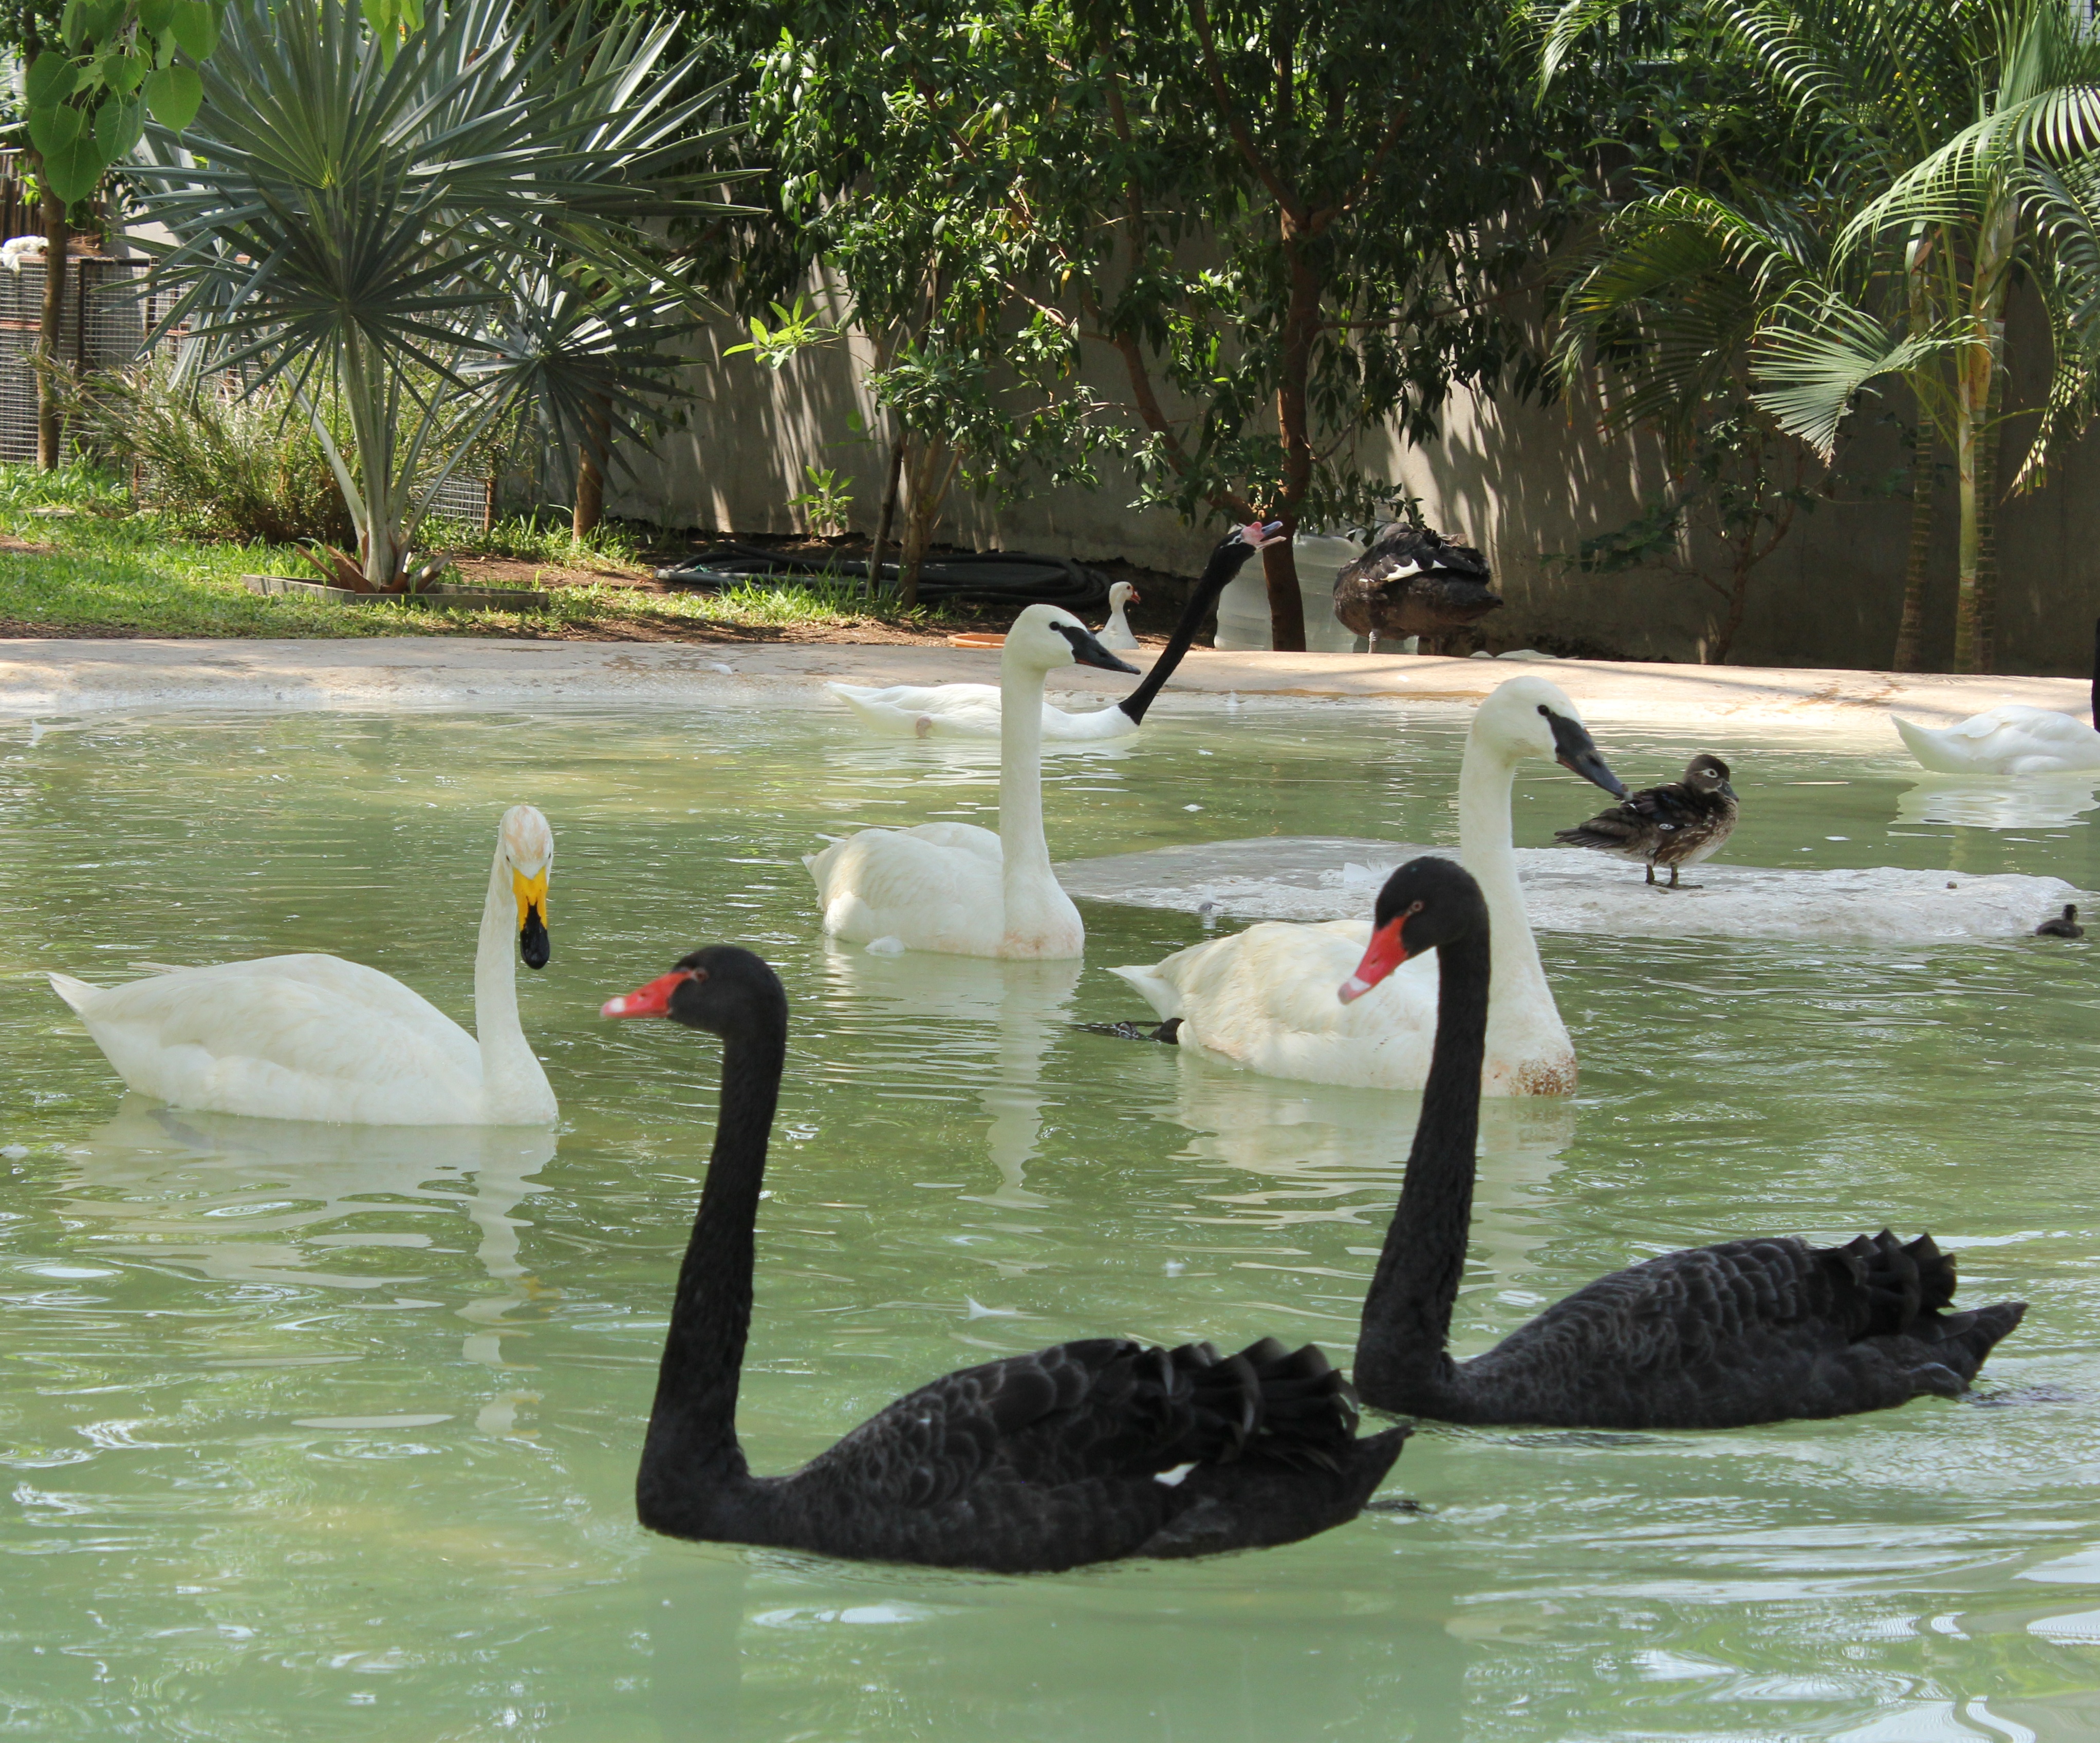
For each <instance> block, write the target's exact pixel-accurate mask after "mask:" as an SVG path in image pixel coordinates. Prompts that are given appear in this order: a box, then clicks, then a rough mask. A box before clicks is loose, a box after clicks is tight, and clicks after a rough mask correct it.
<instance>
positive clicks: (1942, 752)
mask: <svg viewBox="0 0 2100 1743" xmlns="http://www.w3.org/2000/svg"><path fill="white" fill-rule="evenodd" d="M2091 707H2092V718H2093V725H2094V726H2100V623H2096V624H2095V625H2094V627H2093V698H2092V702H2091ZM1890 719H1891V720H1895V728H1896V731H1897V732H1898V733H1901V734H1902V736H1903V742H1904V743H1905V744H1906V745H1908V746H1910V754H1911V755H1913V756H1914V757H1916V758H1917V759H1918V761H1919V762H1920V763H1921V764H1924V765H1925V766H1926V768H1929V769H1931V770H1932V771H1933V772H1935V774H1942V775H2061V774H2070V773H2073V772H2077V771H2079V770H2081V769H2100V732H2096V731H2095V730H2094V729H2093V726H2089V725H2087V724H2086V723H2085V721H2083V720H2080V719H2079V718H2078V717H2077V716H2076V715H2070V714H2064V713H2063V712H2061V711H2058V710H2057V709H2054V708H2030V707H2027V706H2024V705H2023V704H2021V703H2018V702H2007V703H2005V705H2004V706H2002V707H1998V708H1987V709H1986V710H1984V711H1983V713H1981V714H1974V715H1970V717H1969V718H1968V719H1967V720H1964V721H1962V722H1961V724H1959V725H1956V726H1948V727H1937V728H1935V727H1930V726H1920V725H1918V724H1917V723H1916V722H1915V721H1913V720H1899V719H1897V717H1896V716H1895V715H1890Z"/></svg>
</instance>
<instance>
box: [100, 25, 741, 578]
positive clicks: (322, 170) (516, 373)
mask: <svg viewBox="0 0 2100 1743" xmlns="http://www.w3.org/2000/svg"><path fill="white" fill-rule="evenodd" d="M675 28H676V27H675V24H673V23H672V22H669V21H665V20H652V19H651V18H649V17H647V16H646V15H642V14H641V13H639V12H637V11H629V10H626V9H620V10H616V11H612V12H611V13H610V14H609V15H608V16H607V21H605V22H602V23H601V22H600V21H599V20H598V17H597V16H596V15H595V14H594V13H593V10H592V7H591V5H590V0H572V3H571V4H567V5H562V6H557V5H554V4H552V3H550V0H434V3H432V4H431V5H430V7H428V8H427V9H426V15H425V21H424V24H423V25H422V27H421V29H418V30H416V31H414V32H412V33H409V34H408V36H406V37H404V38H402V39H400V40H399V42H398V44H397V43H396V42H393V41H391V40H389V41H385V42H382V40H381V39H380V38H379V37H378V36H377V35H376V34H375V33H373V32H372V31H371V30H369V29H368V28H367V27H366V26H365V24H364V22H363V21H362V20H361V18H360V12H359V8H358V6H357V3H356V0H233V3H232V5H231V6H229V7H228V8H227V14H226V22H225V33H224V38H223V45H222V46H221V48H220V50H219V51H218V54H216V55H214V57H213V59H212V61H211V63H210V65H209V66H208V67H206V68H205V69H204V90H205V95H204V105H203V108H202V110H201V112H200V113H199V115H198V117H197V119H196V122H195V123H194V124H193V125H192V126H191V127H189V128H188V129H187V130H185V131H184V132H183V134H181V135H179V137H178V136H175V135H172V134H168V133H166V132H165V130H149V132H148V140H149V143H150V144H151V145H152V158H153V161H152V162H150V163H148V164H145V165H140V166H139V167H138V168H137V169H135V174H136V175H137V176H138V177H139V179H141V180H142V181H143V182H144V183H147V184H148V187H149V188H150V189H151V191H150V192H149V193H148V196H147V197H146V199H145V201H144V204H145V207H146V210H147V214H148V217H150V218H155V219H157V220H158V221H159V222H161V223H162V224H163V225H165V227H167V228H168V230H169V231H170V232H171V233H172V235H173V236H174V241H173V242H172V243H170V244H164V245H163V246H162V247H161V250H160V258H159V259H158V261H157V265H156V267H155V275H156V277H157V280H158V281H160V282H162V283H171V284H175V285H178V286H179V287H181V288H182V295H181V296H180V297H179V298H178V299H177V300H176V301H175V302H174V306H173V307H172V308H171V309H170V312H169V314H168V315H167V316H166V318H165V321H164V323H163V328H164V330H173V329H174V328H180V327H188V328H189V329H190V331H191V332H192V334H193V336H194V337H196V339H197V340H198V341H201V345H202V346H203V348H204V350H205V354H206V356H207V358H208V359H209V361H210V363H212V364H213V365H214V366H215V367H219V368H234V369H241V370H244V371H245V372H248V373H249V377H250V379H251V381H252V382H253V383H254V385H258V386H259V385H262V384H264V383H267V382H268V381H272V380H275V379H276V378H279V377H280V376H281V377H284V378H285V379H287V380H289V381H290V383H291V384H292V386H293V390H294V394H295V397H296V398H297V399H298V403H300V404H301V405H302V406H303V407H306V408H307V411H308V412H309V415H310V416H311V418H312V420H313V424H314V428H315V433H316V434H318V435H319V436H320V440H321V442H322V444H323V446H324V449H325V450H326V451H327V453H328V456H329V463H330V465H331V467H332V468H333V471H334V473H335V478H336V482H337V486H339V487H340V489H341V490H342V495H343V500H344V501H345V503H346V504H347V505H348V507H349V509H350V512H351V519H352V520H353V521H354V522H355V525H356V527H357V531H358V537H359V540H360V546H361V552H360V561H359V562H358V563H357V564H355V565H354V566H347V567H349V568H350V570H351V572H350V573H347V574H343V575H342V577H341V578H342V579H343V580H344V581H345V582H346V583H347V584H358V583H360V582H361V583H362V584H363V585H364V586H365V587H368V588H382V589H386V588H401V587H404V586H406V585H408V583H409V576H408V552H409V546H410V542H411V541H412V539H413V538H414V536H415V534H416V530H417V526H418V525H419V523H420V522H421V521H422V519H423V518H424V517H425V516H426V514H427V513H429V511H430V506H431V504H432V503H433V501H434V500H435V498H436V495H437V492H438V491H439V487H440V486H442V485H443V482H444V480H445V479H446V478H447V477H448V476H449V474H450V473H451V472H452V469H453V468H454V467H455V466H456V465H457V463H458V460H459V459H460V458H461V456H463V455H464V454H465V452H466V451H467V450H468V449H469V447H470V446H471V444H472V443H473V442H474V440H475V439H476V438H477V437H479V435H481V434H483V432H484V431H486V430H487V429H489V428H490V427H491V426H492V425H493V424H494V423H495V421H496V420H497V419H498V418H499V417H501V416H502V415H503V413H504V412H505V410H506V409H508V408H510V407H512V406H514V405H515V404H517V403H518V402H519V400H520V399H521V398H527V399H529V400H530V401H531V402H532V403H533V404H534V406H535V407H536V410H537V411H538V412H539V414H540V416H541V418H542V420H543V421H544V422H545V424H546V425H548V426H549V428H550V429H552V430H553V431H554V433H555V434H556V436H557V438H558V439H559V440H561V441H562V442H563V443H564V445H565V446H567V447H571V449H572V450H573V451H575V452H576V453H577V454H579V455H580V456H582V457H583V458H584V459H585V460H595V461H597V462H599V463H601V464H602V461H603V460H604V459H605V458H606V456H607V451H608V450H609V449H610V447H611V441H612V438H613V437H614V435H615V434H633V420H634V418H635V417H636V416H637V415H638V414H640V413H641V412H644V411H646V410H647V409H648V408H649V407H651V404H652V403H661V401H662V400H663V398H664V397H665V396H667V395H668V394H670V393H671V392H673V389H672V386H671V384H670V382H669V380H668V372H670V371H671V370H672V369H673V368H675V367H676V365H677V362H678V359H677V357H675V356H674V355H672V354H668V352H667V350H666V347H667V346H668V344H670V343H671V342H672V341H675V340H677V338H678V337H681V336H682V335H683V334H685V333H687V332H690V331H691V330H692V329H693V328H695V326H696V325H697V324H698V323H697V321H696V320H695V319H693V318H692V317H691V316H690V315H689V314H688V313H687V312H686V309H685V306H684V304H683V302H682V299H681V297H680V295H679V293H678V290H677V286H675V285H674V284H671V283H669V282H668V279H667V278H666V275H665V273H664V267H663V263H662V262H661V259H660V248H659V246H658V244H656V243H655V240H653V239H652V236H651V233H650V231H649V229H648V228H647V221H648V220H650V219H651V218H668V217H674V216H677V215H679V214H681V213H692V212H695V211H708V212H718V211H721V210H725V209H727V208H725V207H724V206H723V205H721V203H720V202H719V201H710V200H704V199H701V198H699V186H700V184H699V182H698V180H697V178H696V175H695V174H692V173H688V172H687V171H686V168H685V166H686V164H687V162H688V161H690V160H691V159H692V158H693V157H694V156H695V154H696V153H698V152H699V151H701V150H702V149H704V147H706V146H707V145H708V144H709V143H712V140H713V139H715V138H717V137H718V135H717V134H708V133H707V132H706V131H705V130H704V129H703V127H702V126H701V125H700V124H701V123H702V121H704V118H705V117H707V115H708V112H709V111H710V106H711V104H712V100H713V98H714V93H713V92H712V91H711V90H694V89H692V88H691V86H692V81H691V78H690V73H691V70H692V67H693V64H694V62H693V61H692V60H691V59H686V60H684V61H682V62H678V63H676V64H665V51H666V49H667V47H668V44H669V42H670V41H671V38H672V37H673V33H674V30H675ZM714 179H715V180H716V181H717V182H718V181H719V180H720V178H719V177H717V178H714ZM323 390H328V394H327V396H326V397H333V398H335V399H336V400H337V402H338V403H340V405H341V407H342V413H343V416H344V418H345V420H346V423H347V425H348V428H349V432H350V441H349V442H348V443H347V445H346V447H347V451H345V447H344V446H343V445H339V444H338V443H337V441H336V439H335V434H334V431H333V429H331V427H330V425H329V420H327V419H326V418H324V416H322V415H321V405H322V400H323V398H324V391H323Z"/></svg>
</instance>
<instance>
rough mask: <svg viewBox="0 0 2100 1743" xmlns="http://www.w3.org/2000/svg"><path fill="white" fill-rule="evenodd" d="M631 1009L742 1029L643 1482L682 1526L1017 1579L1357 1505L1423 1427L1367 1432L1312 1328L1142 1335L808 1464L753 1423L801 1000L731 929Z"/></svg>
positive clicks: (727, 1053)
mask: <svg viewBox="0 0 2100 1743" xmlns="http://www.w3.org/2000/svg"><path fill="white" fill-rule="evenodd" d="M604 1015H607V1016H609V1017H647V1016H668V1017H670V1018H672V1019H673V1020H675V1021H677V1022H679V1023H684V1024H686V1026H687V1027H688V1028H699V1029H706V1030H708V1031H710V1032H712V1033H713V1034H716V1035H718V1036H720V1037H721V1041H722V1074H721V1112H720V1115H719V1117H718V1119H717V1124H716V1126H715V1141H714V1150H713V1152H712V1155H711V1156H710V1158H709V1160H708V1177H707V1185H706V1186H705V1187H704V1189H703V1191H702V1192H701V1195H700V1208H699V1215H698V1217H695V1219H694V1222H693V1233H692V1239H691V1241H690V1243H689V1244H688V1245H687V1247H686V1257H685V1263H684V1264H683V1265H682V1266H681V1268H680V1270H679V1272H678V1287H677V1296H676V1298H675V1300H674V1301H673V1304H672V1308H671V1324H670V1330H669V1332H668V1336H666V1337H665V1339H664V1358H663V1362H662V1366H661V1367H660V1369H659V1371H658V1376H657V1381H656V1401H655V1405H654V1406H653V1407H652V1408H651V1411H650V1415H649V1433H648V1437H647V1439H646V1441H645V1443H644V1445H643V1447H642V1468H641V1471H640V1472H639V1474H638V1476H637V1478H636V1481H635V1504H636V1508H637V1512H639V1514H640V1516H641V1520H642V1524H643V1525H646V1526H648V1527H649V1529H650V1530H653V1531H660V1532H663V1533H664V1534H666V1535H668V1536H671V1537H681V1538H700V1539H704V1540H707V1541H709V1542H720V1543H764V1544H774V1545H778V1546H779V1547H783V1548H792V1549H804V1550H810V1551H814V1552H817V1553H819V1554H823V1555H831V1556H849V1557H853V1558H855V1559H858V1560H877V1561H909V1562H920V1563H925V1564H929V1565H933V1566H937V1567H960V1568H979V1569H986V1570H989V1571H993V1572H998V1573H1008V1574H1026V1573H1048V1572H1053V1571H1055V1570H1057V1569H1061V1568H1071V1567H1078V1566H1079V1565H1082V1564H1084V1563H1087V1562H1092V1561H1109V1560H1116V1559H1117V1558H1118V1557H1121V1556H1199V1555H1209V1554H1212V1553H1214V1552H1219V1551H1222V1550H1232V1549H1251V1548H1256V1547H1261V1546H1264V1545H1268V1544H1275V1543H1292V1542H1295V1541H1296V1540H1297V1539H1298V1538H1304V1537H1310V1536H1312V1534H1314V1533H1315V1532H1319V1531H1325V1530H1327V1529H1328V1528H1329V1527H1330V1526H1332V1525H1340V1524H1342V1523H1343V1521H1347V1520H1349V1519H1352V1518H1354V1517H1355V1516H1356V1515H1357V1512H1360V1511H1361V1508H1362V1507H1363V1504H1364V1502H1365V1498H1366V1497H1367V1496H1369V1494H1370V1492H1371V1490H1373V1489H1374V1488H1375V1487H1377V1486H1378V1483H1379V1479H1380V1478H1382V1477H1383V1476H1384V1475H1385V1473H1386V1472H1387V1470H1388V1469H1389V1468H1391V1467H1392V1462H1393V1460H1394V1459H1396V1458H1397V1457H1398V1456H1399V1455H1400V1448H1401V1441H1402V1440H1403V1439H1404V1438H1405V1431H1397V1432H1387V1433H1380V1434H1375V1435H1370V1436H1367V1437H1364V1438H1362V1439H1359V1438H1357V1433H1356V1428H1357V1407H1356V1401H1355V1398H1354V1397H1353V1396H1352V1393H1350V1391H1349V1389H1348V1383H1347V1382H1346V1381H1344V1380H1343V1378H1342V1376H1341V1375H1339V1374H1338V1373H1336V1372H1335V1370H1334V1369H1333V1368H1331V1367H1329V1366H1328V1364H1327V1362H1326V1358H1325V1357H1323V1356H1322V1355H1321V1353H1320V1352H1319V1351H1318V1350H1317V1349H1314V1348H1313V1347H1312V1345H1309V1344H1308V1345H1306V1346H1305V1347H1304V1349H1299V1350H1297V1351H1295V1352H1293V1351H1290V1350H1286V1349H1285V1348H1284V1347H1283V1346H1282V1345H1281V1344H1279V1343H1277V1342H1276V1341H1275V1340H1273V1339H1269V1338H1264V1340H1262V1341H1261V1342H1260V1343H1258V1344H1254V1345H1250V1346H1249V1347H1248V1348H1247V1349H1244V1350H1242V1351H1241V1352H1240V1353H1238V1354H1237V1355H1234V1356H1224V1357H1220V1355H1219V1354H1218V1353H1217V1351H1216V1350H1215V1349H1212V1348H1211V1346H1210V1345H1207V1344H1189V1345H1183V1346H1182V1347H1181V1348H1180V1349H1148V1348H1147V1347H1145V1345H1140V1344H1134V1343H1129V1342H1127V1341H1125V1340H1122V1339H1120V1338H1107V1337H1104V1338H1092V1339H1088V1340H1086V1341H1084V1342H1081V1343H1074V1344H1060V1345H1057V1346H1055V1347H1054V1348H1052V1349H1040V1350H1037V1351H1036V1352H1035V1353H1034V1354H1032V1355H1026V1356H1010V1357H1008V1358H1006V1359H1005V1360H1004V1361H1000V1362H986V1363H984V1364H982V1366H980V1367H971V1368H963V1369H960V1370H959V1371H956V1372H955V1373H953V1374H950V1375H946V1377H945V1378H943V1379H941V1380H935V1381H934V1382H933V1384H931V1385H928V1386H922V1387H921V1388H920V1389H919V1390H918V1391H916V1392H914V1393H911V1394H910V1395H909V1396H908V1397H903V1398H900V1399H898V1402H896V1403H894V1404H893V1405H891V1406H889V1408H888V1409H887V1410H885V1411H880V1413H879V1414H877V1415H874V1416H872V1417H871V1418H869V1419H868V1420H867V1421H866V1422H864V1423H862V1424H861V1425H860V1426H859V1427H858V1428H855V1429H854V1431H853V1432H852V1433H850V1434H849V1435H847V1436H846V1437H845V1439H844V1440H842V1441H840V1442H839V1443H838V1444H837V1445H836V1446H833V1447H832V1449H831V1450H830V1451H828V1452H825V1453H820V1454H819V1455H818V1456H817V1457H816V1458H814V1459H811V1460H810V1462H809V1463H808V1464H805V1465H804V1466H803V1467H802V1468H801V1469H800V1470H798V1471H792V1472H789V1473H788V1474H787V1475H786V1476H784V1477H754V1476H752V1474H751V1472H750V1469H749V1468H748V1466H747V1465H746V1464H745V1463H744V1456H743V1448H742V1447H741V1446H739V1445H738V1442H737V1437H736V1395H737V1381H738V1376H739V1372H740V1371H741V1369H742V1367H743V1348H744V1340H745V1337H746V1335H747V1333H748V1331H749V1329H750V1324H751V1292H752V1252H753V1240H754V1230H753V1225H754V1223H755V1221H756V1220H757V1213H758V1200H759V1186H760V1182H761V1179H762V1178H763V1177H764V1175H765V1149H766V1142H767V1138H768V1136H769V1134H770V1131H771V1129H772V1125H773V1114H774V1104H775V1103H776V1102H777V1101H778V1099H779V1089H780V1074H781V1067H782V1064H783V1061H784V1059H785V1058H786V1054H787V994H786V993H783V991H782V990H781V986H780V982H779V979H778V978H777V977H776V976H775V975H774V972H773V971H772V970H771V969H770V968H769V967H768V966H766V965H765V962H762V961H761V960H760V959H759V958H758V957H756V956H753V955H752V953H750V952H749V951H748V950H740V949H736V948H735V947H734V946H731V945H726V944H717V945H714V946H712V947H710V948H709V949H704V950H696V951H695V952H694V953H692V954H691V955H690V956H688V957H686V958H685V959H684V961H682V962H680V963H679V965H678V966H677V968H675V969H673V971H671V972H670V973H669V974H668V975H664V976H662V977H661V978H660V979H656V980H653V981H651V983H650V984H648V985H647V986H645V987H642V988H639V989H638V990H637V991H636V992H633V993H629V994H628V995H627V996H626V997H624V998H615V999H613V1000H611V1001H608V1002H607V1005H606V1006H605V1007H604Z"/></svg>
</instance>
